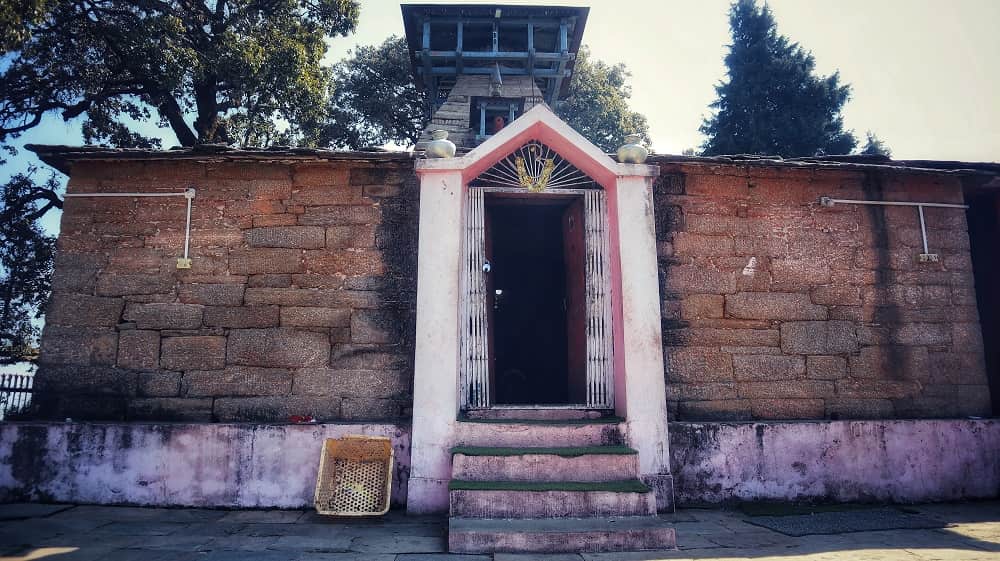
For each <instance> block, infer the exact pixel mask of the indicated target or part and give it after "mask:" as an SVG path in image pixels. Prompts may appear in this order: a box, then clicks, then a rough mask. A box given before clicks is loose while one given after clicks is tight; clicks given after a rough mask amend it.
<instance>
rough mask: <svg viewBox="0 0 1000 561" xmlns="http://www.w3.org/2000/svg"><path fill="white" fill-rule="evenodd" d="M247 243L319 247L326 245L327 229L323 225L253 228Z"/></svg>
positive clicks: (302, 247) (253, 244)
mask: <svg viewBox="0 0 1000 561" xmlns="http://www.w3.org/2000/svg"><path fill="white" fill-rule="evenodd" d="M247 243H249V244H250V247H283V248H297V249H318V248H321V247H324V246H325V245H326V230H325V229H324V228H323V227H322V226H278V227H272V228H253V229H251V230H250V231H249V232H247Z"/></svg>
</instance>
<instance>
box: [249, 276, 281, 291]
mask: <svg viewBox="0 0 1000 561" xmlns="http://www.w3.org/2000/svg"><path fill="white" fill-rule="evenodd" d="M247 286H248V287H250V288H287V287H289V286H292V275H252V276H251V277H250V278H249V279H248V280H247Z"/></svg>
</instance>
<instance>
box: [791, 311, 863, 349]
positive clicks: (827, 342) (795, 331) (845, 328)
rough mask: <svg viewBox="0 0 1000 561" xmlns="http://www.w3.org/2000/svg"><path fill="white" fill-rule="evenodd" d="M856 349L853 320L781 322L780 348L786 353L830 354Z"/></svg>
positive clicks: (856, 341)
mask: <svg viewBox="0 0 1000 561" xmlns="http://www.w3.org/2000/svg"><path fill="white" fill-rule="evenodd" d="M857 349H858V336H857V333H856V329H855V326H854V323H853V322H849V321H842V320H831V321H788V322H785V323H782V324H781V350H782V351H784V352H785V353H786V354H804V355H831V354H843V353H852V352H855V351H857Z"/></svg>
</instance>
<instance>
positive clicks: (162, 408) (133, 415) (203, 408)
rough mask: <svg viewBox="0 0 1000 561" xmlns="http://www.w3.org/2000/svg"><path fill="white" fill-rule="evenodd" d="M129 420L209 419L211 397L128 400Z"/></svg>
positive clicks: (210, 415) (210, 418) (210, 416)
mask: <svg viewBox="0 0 1000 561" xmlns="http://www.w3.org/2000/svg"><path fill="white" fill-rule="evenodd" d="M128 418H129V420H131V421H211V420H212V400H211V399H189V398H182V397H151V398H145V399H132V400H129V402H128Z"/></svg>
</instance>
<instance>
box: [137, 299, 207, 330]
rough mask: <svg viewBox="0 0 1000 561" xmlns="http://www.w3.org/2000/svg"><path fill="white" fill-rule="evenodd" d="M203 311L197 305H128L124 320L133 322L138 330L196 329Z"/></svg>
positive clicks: (161, 303) (199, 325)
mask: <svg viewBox="0 0 1000 561" xmlns="http://www.w3.org/2000/svg"><path fill="white" fill-rule="evenodd" d="M203 309H204V308H203V307H202V306H200V305H197V304H171V303H164V302H152V303H149V304H129V305H128V306H126V307H125V314H124V318H125V320H126V321H133V322H135V324H136V327H138V328H139V329H198V328H199V327H201V320H202V310H203Z"/></svg>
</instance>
